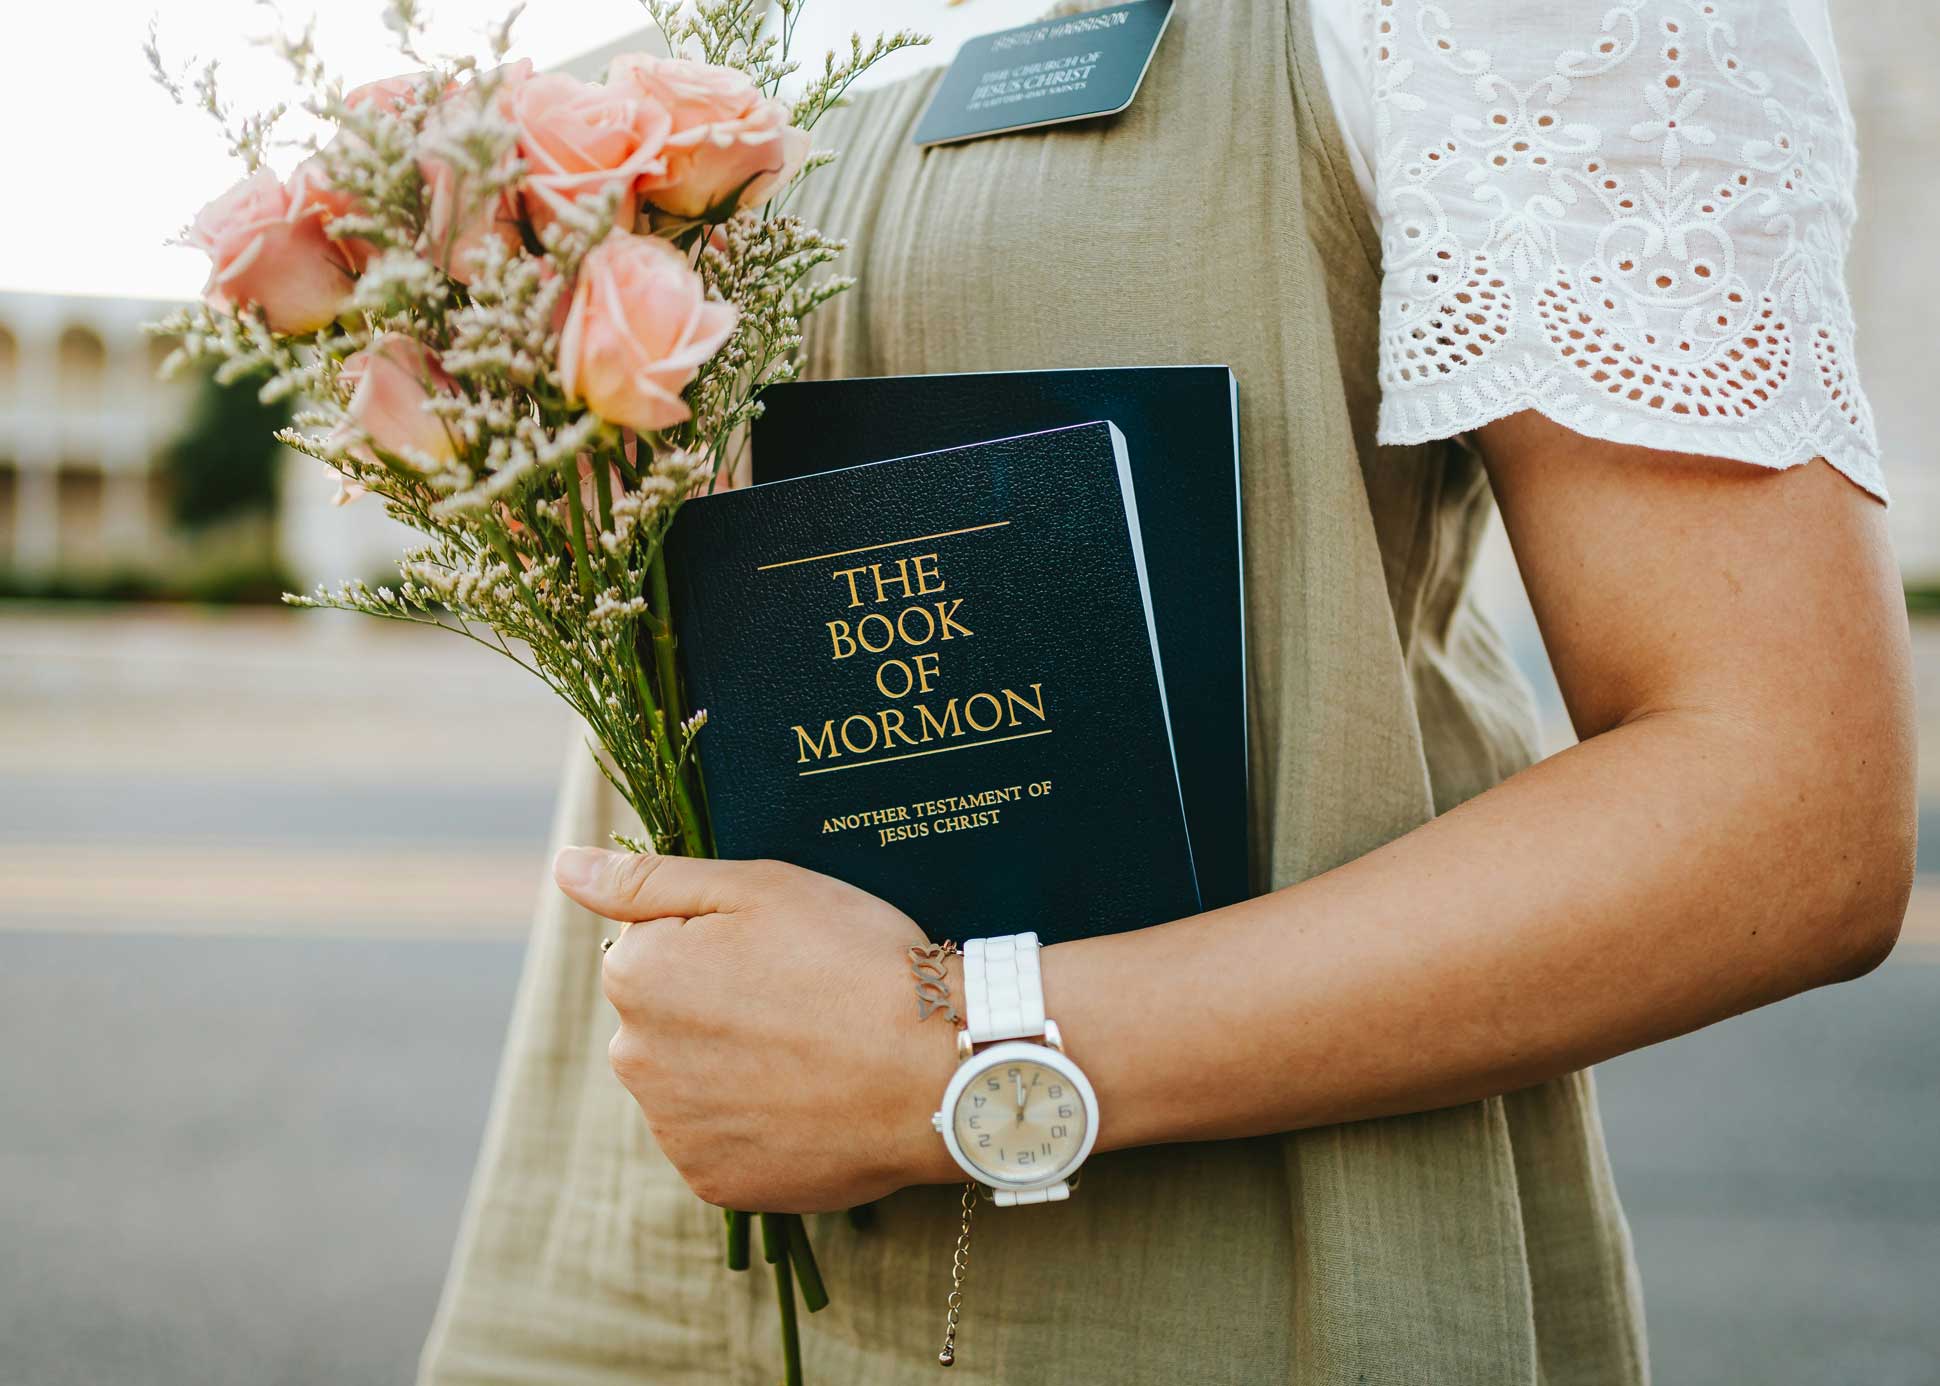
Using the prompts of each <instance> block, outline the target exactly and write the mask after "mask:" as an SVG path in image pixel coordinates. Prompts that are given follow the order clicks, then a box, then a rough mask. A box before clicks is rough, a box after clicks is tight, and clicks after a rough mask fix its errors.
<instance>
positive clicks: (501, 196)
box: [418, 58, 532, 283]
mask: <svg viewBox="0 0 1940 1386" xmlns="http://www.w3.org/2000/svg"><path fill="white" fill-rule="evenodd" d="M530 80H532V63H531V61H530V60H528V59H523V58H522V59H520V60H519V61H518V62H516V63H507V64H506V65H505V66H503V67H498V68H494V69H492V71H490V72H487V73H483V74H481V75H480V76H478V77H476V78H474V79H473V81H472V82H470V83H468V84H467V85H465V86H463V87H460V88H458V89H457V90H456V91H453V92H451V93H449V94H447V95H446V97H445V98H444V99H443V100H442V101H440V102H439V103H438V105H437V106H436V107H434V108H433V109H432V112H431V114H430V115H429V116H428V117H426V119H425V122H424V131H423V135H422V138H421V140H420V144H419V153H418V172H419V173H420V174H421V175H422V176H423V178H424V188H425V198H426V207H425V218H424V245H423V251H424V254H425V257H426V258H427V259H429V260H430V261H431V262H432V263H433V264H435V265H437V266H438V267H439V268H440V269H442V270H444V272H445V273H446V274H449V275H450V276H451V277H452V278H453V279H456V280H458V281H459V282H460V283H470V282H471V275H472V266H473V256H474V255H475V254H476V253H477V251H478V250H479V249H480V247H482V246H483V245H485V243H486V242H487V241H492V240H496V241H498V242H499V243H500V244H502V245H504V246H505V248H506V249H507V250H517V249H518V248H519V246H520V244H521V243H522V238H521V236H520V234H519V206H518V198H517V196H516V194H514V193H513V192H512V191H511V190H510V189H507V190H505V191H503V192H499V193H495V194H493V195H491V196H487V195H485V193H484V192H483V190H482V189H479V188H477V187H476V186H474V185H473V180H472V179H471V178H469V177H468V176H467V175H466V174H465V173H463V172H461V171H460V169H459V168H458V167H457V166H455V165H454V164H453V163H452V162H451V160H450V158H449V157H447V156H446V155H444V154H441V153H439V152H438V150H437V147H436V146H437V143H438V141H439V140H442V139H452V138H457V137H459V136H460V135H461V134H462V132H463V130H464V127H465V125H466V123H467V122H468V121H469V120H470V118H471V117H472V116H473V115H474V114H475V113H476V112H477V111H478V101H479V93H478V91H477V90H476V88H477V86H478V84H479V83H487V84H489V85H490V90H491V104H492V107H493V108H494V109H495V110H496V111H497V113H498V114H499V115H500V116H503V117H504V118H506V119H508V120H509V119H511V116H512V103H513V99H514V97H515V96H516V95H517V93H518V90H519V88H520V87H521V86H523V85H525V83H527V82H528V81H530ZM515 157H517V150H516V148H514V147H512V146H508V147H507V148H506V150H505V153H504V155H503V156H502V162H501V165H500V166H501V167H503V166H504V165H507V164H510V163H511V162H512V160H513V159H514V158H515Z"/></svg>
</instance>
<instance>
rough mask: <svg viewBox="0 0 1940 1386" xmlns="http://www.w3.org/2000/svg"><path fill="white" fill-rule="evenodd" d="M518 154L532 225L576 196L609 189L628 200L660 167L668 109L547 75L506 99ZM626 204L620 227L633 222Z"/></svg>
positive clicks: (620, 92) (632, 94) (634, 95)
mask: <svg viewBox="0 0 1940 1386" xmlns="http://www.w3.org/2000/svg"><path fill="white" fill-rule="evenodd" d="M511 115H512V119H513V120H514V121H515V122H517V124H518V127H519V153H520V154H521V155H522V156H524V158H525V162H526V179H525V207H526V213H527V215H529V216H530V217H531V218H532V222H533V225H534V226H535V227H541V226H544V225H546V224H547V223H548V222H550V221H551V220H552V218H553V217H554V216H556V215H558V214H559V213H560V212H561V211H564V210H565V209H566V208H568V207H570V206H571V205H572V204H573V203H574V201H576V200H577V199H579V198H581V197H589V196H592V195H595V194H597V193H600V192H603V191H605V190H606V189H607V188H610V187H613V186H615V185H617V186H619V187H621V188H624V189H625V190H626V194H627V196H628V197H629V198H631V196H632V192H633V188H634V185H635V184H637V183H638V182H639V181H640V180H641V179H642V178H647V177H657V176H659V175H660V174H661V173H662V172H664V171H665V169H666V163H665V161H664V160H663V159H662V158H661V155H660V149H661V146H662V145H664V144H665V143H666V142H667V135H668V133H669V132H670V131H671V130H672V129H673V121H672V119H671V118H670V117H669V116H668V114H667V111H666V108H665V107H663V106H662V105H661V104H660V103H659V102H658V101H654V100H650V99H648V98H647V97H644V96H642V95H640V94H639V93H637V92H633V91H629V90H627V89H626V88H624V87H602V86H595V85H593V84H592V83H589V82H582V81H579V80H578V79H577V78H574V77H568V76H567V75H566V74H565V73H563V72H550V73H547V74H546V75H545V76H543V77H534V78H533V79H532V80H531V81H529V82H523V83H521V84H520V85H519V87H518V90H517V91H515V92H514V93H513V94H512V108H511ZM634 211H635V207H634V206H633V205H632V203H631V202H628V203H626V204H624V205H623V206H622V208H621V211H620V216H619V221H620V224H621V225H623V226H631V225H632V224H633V213H634Z"/></svg>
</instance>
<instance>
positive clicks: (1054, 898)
mask: <svg viewBox="0 0 1940 1386" xmlns="http://www.w3.org/2000/svg"><path fill="white" fill-rule="evenodd" d="M667 542H668V550H667V552H668V561H669V574H670V580H671V583H672V595H673V601H674V610H675V616H676V621H677V623H678V624H677V629H678V631H679V632H680V641H681V643H680V657H681V659H682V661H683V665H684V668H685V672H686V677H687V689H688V695H689V699H690V703H691V705H692V706H694V707H696V708H703V709H705V710H706V712H707V715H708V719H707V723H706V725H705V726H704V727H703V728H702V729H701V732H700V735H699V738H698V740H697V742H696V754H697V756H698V758H699V762H700V766H701V771H702V775H703V778H704V781H705V784H706V792H707V802H708V810H709V813H710V816H711V819H712V822H713V826H714V834H715V846H716V849H717V850H718V851H719V852H720V854H721V855H722V856H724V857H741V858H745V857H774V858H779V859H781V860H784V861H790V862H794V863H796V864H797V865H800V866H806V867H809V868H811V869H813V870H816V871H823V872H826V873H828V874H830V875H833V876H837V877H840V878H841V879H843V880H846V881H850V882H852V883H854V884H855V885H858V886H861V887H862V888H863V889H865V890H869V891H872V892H874V893H875V894H877V895H880V896H882V897H883V898H884V899H886V900H889V901H890V902H891V903H893V904H895V905H897V906H898V907H900V908H901V909H903V910H904V911H906V912H907V913H908V914H909V915H910V916H911V917H912V918H913V919H915V920H916V921H917V923H919V924H920V925H922V927H923V928H924V929H926V930H927V931H928V932H929V934H930V936H931V937H932V938H936V939H942V938H952V939H958V940H962V939H965V938H976V937H987V936H990V935H995V934H1005V933H1013V932H1016V931H1018V930H1023V929H1035V930H1037V931H1038V933H1039V935H1040V936H1041V937H1042V938H1043V939H1044V941H1045V942H1046V943H1052V942H1057V941H1059V940H1063V939H1070V938H1080V937H1085V936H1088V935H1092V934H1100V933H1111V932H1116V931H1120V930H1125V929H1134V928H1142V927H1144V926H1145V925H1148V924H1156V923H1161V922H1163V921H1165V920H1168V919H1175V918H1179V917H1181V916H1184V915H1188V914H1193V913H1195V912H1197V911H1198V909H1199V908H1200V900H1199V891H1198V885H1197V882H1196V879H1195V876H1194V869H1193V857H1192V847H1191V843H1190V841H1189V838H1188V835H1187V829H1186V819H1185V813H1184V808H1183V805H1182V802H1181V799H1180V793H1179V784H1178V776H1177V771H1176V766H1175V758H1174V752H1173V745H1172V732H1171V725H1170V722H1169V720H1168V717H1167V711H1166V706H1165V691H1164V686H1163V683H1162V679H1161V673H1160V651H1159V647H1158V642H1157V639H1156V636H1155V626H1154V621H1153V616H1152V605H1151V597H1152V594H1151V590H1150V584H1149V580H1148V578H1147V575H1146V572H1145V567H1144V563H1145V560H1144V549H1143V547H1142V545H1141V544H1140V542H1139V509H1138V503H1137V497H1136V492H1135V490H1134V487H1133V483H1132V476H1131V471H1130V467H1129V465H1128V462H1127V460H1126V449H1125V444H1124V439H1123V437H1122V435H1120V434H1119V432H1118V430H1117V429H1116V428H1114V427H1113V426H1112V425H1111V424H1109V423H1104V422H1093V423H1086V424H1082V425H1079V426H1075V427H1070V428H1061V429H1054V430H1049V431H1043V432H1037V433H1031V434H1026V435H1022V436H1018V437H1010V438H1000V439H997V440H994V441H989V442H982V443H976V444H973V445H971V446H968V447H959V448H951V449H947V450H944V451H938V452H930V453H923V454H918V455H914V456H907V457H900V458H895V459H892V460H888V461H881V462H874V463H869V464H866V465H858V466H853V467H847V468H842V469H838V470H833V471H825V472H818V473H815V474H813V475H810V476H803V477H798V478H795V479H793V480H789V481H777V482H772V483H769V484H767V485H762V486H755V487H751V488H749V489H747V490H742V491H726V492H721V493H718V494H715V495H711V496H705V497H702V498H700V499H697V500H694V501H690V502H689V503H688V504H687V505H685V506H683V507H682V508H681V510H680V512H679V514H678V515H677V517H676V519H675V523H674V526H673V529H672V531H671V533H670V534H669V536H668V541H667Z"/></svg>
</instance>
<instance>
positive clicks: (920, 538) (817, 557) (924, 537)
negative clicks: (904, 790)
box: [755, 520, 1010, 769]
mask: <svg viewBox="0 0 1940 1386" xmlns="http://www.w3.org/2000/svg"><path fill="white" fill-rule="evenodd" d="M1009 523H1010V521H1009V520H992V521H991V522H990V523H989V524H987V525H971V526H970V527H969V528H967V529H946V530H944V531H943V532H942V533H941V534H919V535H917V536H916V537H915V538H914V539H891V540H889V541H887V542H886V543H881V544H864V545H863V546H862V547H861V548H859V549H837V550H836V551H835V552H834V553H812V554H810V555H809V556H808V557H807V558H784V559H783V560H782V561H781V562H779V563H762V564H759V565H757V566H756V568H755V571H756V572H757V573H765V572H767V571H768V570H769V569H770V568H792V567H794V566H795V565H796V564H798V563H820V562H821V561H822V560H823V559H825V558H847V557H848V556H849V555H850V554H852V553H869V552H871V551H873V550H875V549H893V548H896V547H898V546H900V545H903V544H921V543H925V542H927V541H928V540H931V539H949V538H952V537H954V536H955V535H958V534H975V533H977V532H978V531H979V530H984V529H1002V528H1003V527H1004V526H1005V525H1007V524H1009ZM844 768H845V769H846V768H847V767H844Z"/></svg>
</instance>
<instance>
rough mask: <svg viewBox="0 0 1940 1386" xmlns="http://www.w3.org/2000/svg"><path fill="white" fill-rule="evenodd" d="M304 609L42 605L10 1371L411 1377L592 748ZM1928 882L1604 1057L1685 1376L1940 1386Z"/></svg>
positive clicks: (496, 686)
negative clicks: (60, 614)
mask: <svg viewBox="0 0 1940 1386" xmlns="http://www.w3.org/2000/svg"><path fill="white" fill-rule="evenodd" d="M313 619H314V620H319V621H321V620H329V619H330V618H328V617H317V618H313ZM302 620H303V618H298V622H299V623H298V624H291V623H289V622H278V621H270V622H267V623H262V622H255V621H252V622H246V623H244V624H243V625H242V626H241V627H238V626H236V625H234V624H231V623H214V624H211V623H210V622H207V621H204V620H185V619H182V618H166V619H163V620H162V621H161V622H159V623H157V622H154V621H145V622H139V623H133V624H131V623H127V622H123V621H108V622H104V623H99V624H82V625H78V626H77V625H76V624H75V623H74V622H72V621H58V622H45V621H22V620H19V619H18V618H9V617H6V616H4V615H0V1386H16V1384H18V1386H66V1383H77V1386H78V1384H79V1383H86V1386H102V1384H103V1383H114V1384H117V1386H118V1383H123V1382H140V1383H144V1386H148V1384H150V1383H152V1386H229V1384H230V1383H234V1384H235V1386H278V1384H279V1383H291V1384H292V1386H299V1384H300V1386H310V1384H311V1383H315V1384H316V1386H396V1383H400V1382H405V1381H408V1379H409V1377H410V1373H411V1368H412V1363H413V1362H414V1360H415V1357H416V1353H417V1348H418V1344H419V1342H420V1341H421V1339H422V1336H423V1333H424V1329H425V1326H426V1322H427V1320H428V1318H429V1316H430V1313H431V1310H432V1306H433V1304H434V1303H435V1300H436V1294H437V1287H438V1284H439V1280H440V1277H441V1276H442V1273H443V1269H444V1264H445V1259H446V1257H447V1256H448V1254H449V1249H450V1244H451V1239H452V1236H453V1233H454V1231H455V1228H456V1221H457V1217H458V1211H459V1207H460V1204H461V1202H462V1199H463V1195H464V1186H465V1183H466V1180H467V1178H468V1176H469V1172H470V1166H471V1160H472V1157H473V1154H474V1152H475V1150H476V1147H477V1141H478V1137H479V1133H480V1131H481V1129H482V1126H483V1122H484V1118H485V1109H486V1103H487V1099H488V1095H489V1090H490V1084H491V1080H492V1074H493V1069H494V1067H495V1065H496V1061H497V1055H498V1048H499V1044H500V1042H501V1039H502V1035H503V1029H504V1023H505V1018H506V1014H507V1012H508V1010H509V1007H510V1004H511V997H512V991H513V987H514V984H515V981H516V978H517V972H518V967H519V961H520V955H521V952H522V946H521V942H520V937H521V930H522V928H523V924H524V920H525V917H526V915H527V912H528V910H527V906H528V904H529V902H530V900H531V898H532V892H533V890H534V889H535V888H536V885H537V880H538V875H539V871H540V869H541V858H542V856H543V846H542V844H543V840H544V835H545V827H546V822H547V818H548V814H549V809H550V793H551V780H552V776H553V773H554V772H555V770H556V766H557V761H558V757H559V755H560V753H561V750H562V748H563V747H564V746H565V745H566V744H567V741H568V737H567V732H566V725H565V722H564V720H563V718H562V717H560V716H559V714H558V713H557V711H556V710H555V709H553V708H552V707H551V706H550V704H549V703H547V702H546V701H545V699H544V698H543V696H540V695H538V694H535V693H532V692H530V691H528V690H526V689H525V688H524V687H523V685H522V684H520V683H518V681H517V680H516V679H514V678H511V677H510V676H508V675H506V674H503V673H501V672H500V671H499V670H498V669H497V668H496V667H495V666H493V665H492V664H491V662H490V661H489V660H488V659H486V658H485V657H483V656H481V655H478V654H476V653H475V652H473V651H471V650H469V649H468V648H466V647H462V646H454V648H452V649H451V650H444V649H440V648H437V647H435V646H433V645H431V644H428V643H427V642H426V641H425V640H424V639H422V638H419V637H417V635H416V633H414V632H402V633H401V634H402V635H404V636H405V637H407V638H405V639H402V640H393V639H391V638H390V637H391V636H392V635H393V634H395V633H394V632H391V631H389V630H386V629H383V628H376V629H374V630H362V631H358V632H357V633H355V634H351V633H338V632H334V631H333V632H331V633H330V634H328V635H327V636H325V635H320V634H318V633H317V631H318V629H319V628H318V627H315V626H306V625H303V624H301V621H302ZM1922 648H1923V660H1922V682H1923V688H1924V689H1925V690H1926V692H1927V695H1928V696H1927V700H1926V704H1925V705H1926V708H1927V715H1928V721H1929V725H1932V723H1933V722H1934V720H1935V709H1936V708H1940V696H1935V695H1937V694H1940V676H1937V675H1940V639H1929V640H1928V641H1927V642H1925V643H1924V644H1923V647H1922ZM325 686H330V687H332V688H333V689H337V690H339V691H337V692H335V693H334V694H333V696H331V697H330V698H327V699H326V698H323V697H320V696H319V694H318V691H317V690H318V689H319V688H322V687H325ZM1929 744H1932V743H1931V742H1930V743H1929ZM1925 783H1926V785H1927V786H1928V790H1927V792H1928V794H1929V796H1930V798H1929V802H1930V803H1933V804H1940V794H1937V793H1936V790H1940V775H1937V774H1936V772H1935V771H1934V770H1933V769H1932V768H1931V767H1929V768H1928V769H1927V771H1926V776H1925ZM1927 818H1928V820H1929V822H1930V823H1931V824H1932V825H1933V828H1934V829H1935V830H1934V831H1931V832H1929V833H1928V834H1927V839H1928V843H1929V846H1928V847H1927V848H1926V849H1925V850H1926V853H1927V855H1926V856H1925V858H1924V860H1925V861H1926V863H1928V865H1929V869H1940V860H1936V858H1935V856H1934V855H1933V853H1934V852H1935V845H1936V844H1940V817H1936V815H1935V814H1934V813H1932V812H1931V811H1930V812H1929V814H1928V815H1927ZM1922 900H1923V902H1924V903H1923V904H1922V906H1921V909H1922V910H1923V911H1925V913H1924V914H1923V915H1922V916H1921V920H1920V921H1916V923H1915V925H1914V927H1912V928H1911V929H1910V930H1909V934H1910V936H1911V943H1910V945H1909V946H1908V947H1907V948H1905V949H1904V950H1903V952H1902V954H1901V955H1900V956H1899V957H1896V958H1895V959H1894V960H1893V961H1892V962H1891V963H1889V964H1888V965H1887V966H1886V967H1885V968H1884V969H1882V970H1881V971H1880V972H1879V973H1877V974H1875V976H1874V977H1872V978H1869V979H1867V980H1866V981H1864V982H1862V983H1859V984H1856V985H1855V986H1852V987H1846V988H1839V989H1835V990H1832V991H1828V992H1821V993H1815V994H1813V995H1810V996H1806V997H1801V998H1798V999H1796V1000H1794V1001H1791V1002H1788V1003H1786V1004H1784V1005H1781V1006H1777V1007H1773V1008H1771V1009H1769V1010H1767V1011H1764V1012H1761V1013H1759V1014H1757V1015H1753V1016H1748V1017H1744V1018H1742V1019H1740V1020H1737V1021H1733V1022H1731V1023H1729V1024H1727V1025H1723V1026H1719V1027H1716V1028H1714V1029H1713V1030H1711V1031H1708V1032H1706V1033H1704V1034H1702V1035H1698V1036H1693V1037H1690V1038H1687V1039H1685V1040H1681V1041H1678V1042H1676V1043H1674V1044H1670V1045H1664V1046H1660V1047H1659V1048H1657V1049H1655V1050H1652V1051H1649V1052H1647V1053H1644V1054H1639V1055H1633V1056H1630V1057H1628V1058H1626V1059H1623V1060H1620V1061H1618V1062H1616V1063H1613V1064H1609V1065H1606V1066H1605V1067H1604V1068H1603V1069H1602V1070H1601V1072H1600V1078H1599V1081H1600V1083H1601V1087H1602V1093H1603V1108H1604V1115H1605V1122H1606V1126H1607V1128H1608V1132H1609V1142H1610V1148H1611V1155H1612V1160H1613V1162H1614V1164H1615V1167H1616V1171H1617V1177H1618V1182H1619V1184H1620V1186H1621V1188H1622V1189H1623V1192H1624V1196H1625V1200H1626V1203H1627V1205H1628V1207H1629V1210H1630V1213H1631V1217H1632V1221H1633V1226H1634V1229H1635V1232H1636V1237H1637V1243H1638V1253H1639V1256H1640V1258H1641V1260H1642V1262H1643V1265H1644V1269H1645V1276H1646V1282H1647V1294H1648V1300H1649V1308H1650V1314H1651V1327H1652V1339H1653V1353H1654V1356H1655V1358H1656V1363H1657V1375H1658V1380H1660V1381H1661V1382H1665V1383H1669V1384H1670V1386H1739V1383H1758V1386H1820V1383H1839V1384H1840V1386H1844V1384H1845V1383H1864V1384H1865V1386H1915V1383H1919V1384H1920V1386H1931V1384H1932V1383H1936V1382H1940V1315H1936V1314H1935V1312H1934V1309H1935V1304H1936V1300H1935V1294H1934V1290H1933V1286H1934V1285H1935V1284H1936V1283H1940V1156H1936V1154H1935V1152H1936V1151H1940V1042H1937V1041H1940V1020H1937V1019H1936V1017H1940V947H1936V946H1935V944H1936V942H1940V908H1936V907H1935V902H1936V901H1940V880H1936V881H1935V882H1934V884H1933V886H1932V887H1929V888H1928V889H1927V890H1925V891H1923V893H1922Z"/></svg>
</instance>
